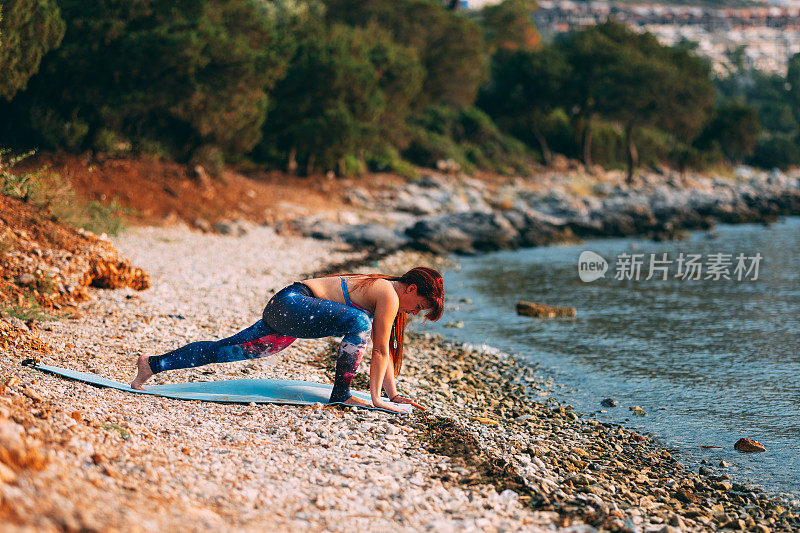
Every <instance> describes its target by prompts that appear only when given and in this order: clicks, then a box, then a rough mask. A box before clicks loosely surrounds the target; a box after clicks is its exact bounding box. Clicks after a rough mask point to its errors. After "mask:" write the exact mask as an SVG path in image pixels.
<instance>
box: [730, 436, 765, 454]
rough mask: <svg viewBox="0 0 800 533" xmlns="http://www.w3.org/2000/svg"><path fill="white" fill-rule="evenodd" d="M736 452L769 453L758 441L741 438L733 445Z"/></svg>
mask: <svg viewBox="0 0 800 533" xmlns="http://www.w3.org/2000/svg"><path fill="white" fill-rule="evenodd" d="M733 449H734V450H739V451H740V452H765V451H767V449H766V448H764V446H763V445H762V444H761V443H760V442H758V441H757V440H752V439H747V438H741V439H739V440H737V441H736V444H734V445H733Z"/></svg>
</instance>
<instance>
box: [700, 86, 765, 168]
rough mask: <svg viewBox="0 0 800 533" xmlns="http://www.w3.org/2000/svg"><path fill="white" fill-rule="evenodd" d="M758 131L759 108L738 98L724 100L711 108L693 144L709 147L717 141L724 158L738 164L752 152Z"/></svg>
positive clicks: (759, 128) (704, 148) (759, 129)
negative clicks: (709, 114) (711, 114)
mask: <svg viewBox="0 0 800 533" xmlns="http://www.w3.org/2000/svg"><path fill="white" fill-rule="evenodd" d="M760 131H761V125H760V124H759V122H758V111H756V109H755V108H754V107H752V106H749V105H747V104H745V103H743V102H740V101H738V100H733V101H729V102H724V103H722V104H721V105H719V106H718V107H717V108H716V109H715V110H714V115H713V116H712V118H711V120H710V121H709V122H708V124H706V126H705V128H704V129H703V132H702V133H701V134H700V136H699V137H698V139H697V141H696V142H695V146H697V147H698V148H700V149H702V150H711V149H713V145H714V144H716V145H717V146H719V149H720V150H721V151H722V153H723V155H725V157H727V158H728V159H730V160H731V161H733V162H735V163H740V162H742V161H743V160H744V159H746V158H747V157H750V156H751V155H753V150H754V149H755V146H756V141H757V140H758V135H759V132H760Z"/></svg>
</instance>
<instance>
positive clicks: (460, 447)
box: [417, 412, 543, 507]
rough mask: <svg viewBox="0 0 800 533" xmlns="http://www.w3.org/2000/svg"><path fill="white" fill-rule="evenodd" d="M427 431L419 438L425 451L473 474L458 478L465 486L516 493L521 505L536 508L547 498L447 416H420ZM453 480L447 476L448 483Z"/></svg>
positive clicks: (466, 429) (420, 414)
mask: <svg viewBox="0 0 800 533" xmlns="http://www.w3.org/2000/svg"><path fill="white" fill-rule="evenodd" d="M417 418H418V419H419V420H420V421H421V422H422V424H423V428H424V431H422V432H421V433H420V435H419V439H420V441H421V442H422V443H423V445H424V447H425V449H426V450H427V451H429V452H431V453H435V454H438V455H446V456H448V457H450V458H451V459H453V461H454V464H455V465H456V466H457V467H459V468H463V469H466V470H467V471H468V472H469V473H468V474H466V475H464V476H461V477H458V478H456V481H457V482H458V483H460V484H464V485H492V486H494V487H495V489H497V492H503V491H504V490H513V491H514V492H516V493H517V494H518V495H519V499H520V501H523V502H527V503H529V504H530V505H532V506H534V507H536V506H538V505H540V504H541V502H542V501H543V498H542V497H541V495H540V494H537V493H536V491H535V490H534V489H533V488H532V487H531V486H530V485H528V484H527V483H526V482H525V480H524V479H523V478H522V477H521V476H520V475H519V474H518V473H517V472H516V470H515V469H514V467H513V465H512V464H510V463H509V462H508V461H507V460H505V459H503V458H502V457H500V456H498V455H496V454H494V453H492V452H491V451H489V450H487V449H486V448H485V447H483V446H481V444H480V442H479V441H478V439H477V438H475V436H474V435H473V434H472V433H470V431H469V429H468V428H467V427H465V426H463V425H461V424H459V423H458V422H456V421H455V420H452V419H450V418H447V417H444V416H437V415H430V414H427V413H424V412H422V413H417ZM447 477H449V476H444V478H445V480H446V479H447Z"/></svg>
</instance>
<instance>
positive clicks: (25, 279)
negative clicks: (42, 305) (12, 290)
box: [17, 272, 36, 287]
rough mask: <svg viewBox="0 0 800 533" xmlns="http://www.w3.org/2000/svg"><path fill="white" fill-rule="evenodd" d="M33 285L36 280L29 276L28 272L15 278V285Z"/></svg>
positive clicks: (31, 275)
mask: <svg viewBox="0 0 800 533" xmlns="http://www.w3.org/2000/svg"><path fill="white" fill-rule="evenodd" d="M34 283H36V278H35V277H34V276H33V274H29V273H28V272H26V273H24V274H20V276H19V277H18V278H17V285H23V286H26V287H29V286H31V285H33V284H34Z"/></svg>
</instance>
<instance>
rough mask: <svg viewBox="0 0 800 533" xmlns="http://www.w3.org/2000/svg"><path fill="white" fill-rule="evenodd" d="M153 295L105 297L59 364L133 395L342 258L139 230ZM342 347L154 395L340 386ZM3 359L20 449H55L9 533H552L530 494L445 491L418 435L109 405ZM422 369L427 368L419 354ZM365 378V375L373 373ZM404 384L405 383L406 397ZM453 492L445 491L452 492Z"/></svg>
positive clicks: (225, 372)
mask: <svg viewBox="0 0 800 533" xmlns="http://www.w3.org/2000/svg"><path fill="white" fill-rule="evenodd" d="M114 244H115V246H117V248H118V249H119V250H120V252H121V254H122V255H124V256H126V257H128V258H130V259H131V260H132V262H133V263H134V264H137V265H139V266H142V267H143V268H144V269H145V270H146V271H147V272H149V273H150V275H151V277H152V283H153V284H152V287H151V288H150V289H149V290H147V291H144V292H135V291H132V290H130V289H124V290H118V291H100V292H98V293H97V297H96V299H95V300H93V301H92V302H88V303H86V304H83V305H82V306H81V307H80V309H79V314H78V315H77V316H75V317H74V318H72V319H68V320H62V321H58V322H45V323H41V324H39V325H38V326H37V327H36V329H37V331H36V333H37V334H38V335H39V336H40V338H42V340H44V341H45V342H46V343H48V344H49V345H50V346H51V347H52V352H51V354H49V355H45V356H42V357H41V358H40V360H41V362H43V363H47V364H54V365H58V366H67V367H70V368H75V369H80V370H88V371H91V372H96V373H98V374H100V375H103V376H106V377H109V378H112V379H116V380H119V381H126V382H128V381H130V379H131V378H132V377H133V362H134V361H135V359H136V357H137V355H138V354H141V353H144V354H157V353H163V352H164V351H167V350H170V349H173V348H175V347H177V346H180V345H182V344H185V343H187V342H191V341H194V340H202V339H215V338H221V337H224V336H227V335H230V334H231V333H233V332H235V331H238V330H239V329H241V328H243V327H245V326H248V325H250V324H251V323H253V322H254V321H255V320H257V319H258V318H259V317H260V314H261V309H262V307H263V305H264V303H265V302H266V300H267V299H268V297H269V295H270V294H272V293H273V292H274V291H275V290H277V289H279V288H281V287H282V286H284V285H286V284H288V283H290V282H291V281H294V280H296V279H298V278H300V277H301V276H302V275H303V274H304V273H310V272H314V271H316V270H317V269H319V268H321V267H322V266H324V265H325V264H329V263H331V262H335V261H341V260H344V259H347V254H346V253H345V252H342V251H337V250H336V249H335V247H334V245H331V244H327V243H320V242H318V241H310V240H302V239H294V238H286V237H278V236H276V235H275V234H274V233H273V232H272V230H270V229H269V228H267V227H259V228H256V229H254V230H252V231H250V232H249V233H248V234H247V235H246V236H244V237H241V238H235V237H225V236H214V235H202V234H199V233H196V232H192V231H189V230H186V229H185V228H180V227H178V228H159V229H154V228H138V229H134V230H131V231H129V232H126V233H125V234H123V235H122V236H121V237H119V238H117V239H115V240H114ZM328 353H330V348H329V342H328V341H325V340H313V341H298V342H297V343H296V344H295V345H293V346H292V347H290V348H289V349H287V350H286V351H284V352H283V353H281V354H279V355H277V356H273V357H272V358H269V359H265V360H253V361H245V362H239V363H231V364H226V365H211V366H207V367H201V368H197V369H190V370H181V371H174V372H169V373H164V374H159V375H158V376H156V377H155V378H154V379H153V382H154V383H158V382H174V381H191V380H201V379H202V380H218V379H235V378H242V377H247V378H262V377H263V378H268V377H282V378H289V379H308V380H314V381H323V382H330V381H331V380H332V375H328V374H329V373H327V372H325V371H324V370H323V369H321V368H320V365H319V364H318V362H317V361H318V360H319V358H320V356H321V355H324V354H328ZM26 355H29V354H26V350H24V349H22V350H19V349H14V348H13V347H11V348H10V349H7V350H5V351H4V353H3V357H2V363H0V364H1V365H2V366H1V367H0V370H1V371H2V373H3V375H4V376H6V378H9V377H10V378H11V379H13V378H14V377H16V378H17V379H16V380H14V381H12V385H10V386H9V387H8V388H7V389H6V391H5V394H4V395H3V396H2V398H3V402H4V405H5V406H6V407H4V408H3V409H5V410H6V411H5V413H0V415H1V414H6V415H7V416H9V414H10V416H11V420H9V421H7V422H5V426H4V427H5V428H6V430H7V431H6V433H9V432H10V433H13V432H14V431H18V432H20V433H21V437H19V436H18V437H19V438H22V439H26V440H27V442H29V443H41V449H42V451H43V453H44V454H45V456H46V457H48V458H49V463H48V465H47V466H46V467H45V468H44V469H43V470H40V471H37V470H25V469H22V470H21V471H20V472H18V474H17V475H16V479H15V480H13V481H11V482H9V483H6V484H3V485H2V486H0V497H1V498H2V509H3V511H4V515H5V519H6V520H7V522H6V524H4V528H10V529H12V530H13V529H14V526H12V525H13V524H17V525H18V527H20V528H21V529H25V528H26V527H27V528H31V529H32V530H37V531H38V530H88V531H92V530H120V531H140V530H141V531H145V530H146V531H153V530H161V531H166V530H176V529H180V530H185V531H204V530H241V531H251V530H253V531H255V530H263V529H265V528H270V529H272V530H278V531H297V530H319V531H343V530H345V529H347V530H352V529H366V530H370V531H389V530H391V531H396V530H458V531H470V530H481V531H486V530H489V531H491V530H498V531H499V530H503V531H508V530H519V529H538V528H539V527H545V526H547V524H548V521H547V520H546V516H545V515H538V514H536V513H534V512H533V511H531V510H530V509H528V508H526V507H525V506H523V505H522V504H521V503H520V502H519V500H518V497H517V494H516V493H514V492H512V491H505V492H502V494H498V492H497V491H496V490H495V489H494V488H492V487H490V486H481V485H478V486H466V487H462V486H459V485H456V484H453V483H444V482H443V481H442V480H441V479H439V478H441V474H442V472H447V471H448V469H449V468H450V465H449V458H448V457H446V456H443V455H436V454H432V453H429V452H427V451H425V450H424V449H422V448H421V447H420V445H419V444H418V442H417V441H416V440H415V439H410V438H409V434H410V433H411V432H413V431H414V427H413V426H414V423H413V418H412V417H401V416H399V415H387V414H384V413H375V412H367V411H354V410H352V409H347V410H345V409H341V408H335V407H330V408H329V407H322V406H318V407H283V406H270V405H266V406H265V405H249V406H248V405H227V404H211V403H203V402H186V401H179V400H170V399H163V398H154V397H143V396H137V395H132V394H128V393H124V392H121V391H115V390H109V389H99V388H94V387H91V386H89V385H86V384H82V383H76V382H70V381H67V380H63V379H60V378H58V377H54V376H50V375H46V374H43V373H40V372H37V371H33V370H30V369H27V368H21V367H20V366H19V364H18V363H19V361H20V360H21V359H23V358H24V357H25V356H26ZM412 356H413V354H412ZM362 370H363V369H362ZM401 384H402V381H401ZM437 475H438V477H437Z"/></svg>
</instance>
